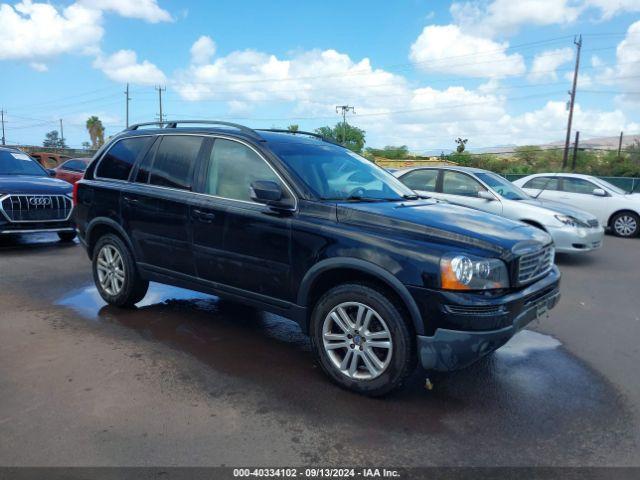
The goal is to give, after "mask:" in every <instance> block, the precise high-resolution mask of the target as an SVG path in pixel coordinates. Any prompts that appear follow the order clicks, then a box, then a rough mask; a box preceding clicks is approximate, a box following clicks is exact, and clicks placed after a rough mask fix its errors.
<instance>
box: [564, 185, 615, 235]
mask: <svg viewBox="0 0 640 480" xmlns="http://www.w3.org/2000/svg"><path fill="white" fill-rule="evenodd" d="M596 188H601V187H600V185H596V184H595V183H593V182H591V181H589V180H586V179H584V178H574V177H562V178H561V189H562V191H561V192H560V195H559V198H558V200H559V201H561V202H564V203H566V204H568V205H571V206H572V207H577V208H579V209H581V210H584V211H586V212H589V213H590V214H592V215H595V217H596V218H597V219H598V221H599V222H600V224H601V225H606V224H607V222H608V220H609V218H608V217H609V216H608V215H607V211H608V209H607V208H606V205H607V203H608V202H609V201H610V200H611V199H610V198H608V197H599V196H597V195H594V194H593V191H594V190H595V189H596Z"/></svg>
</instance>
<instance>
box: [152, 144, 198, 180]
mask: <svg viewBox="0 0 640 480" xmlns="http://www.w3.org/2000/svg"><path fill="white" fill-rule="evenodd" d="M203 141H204V138H203V137H197V136H193V135H167V136H164V137H162V141H161V142H160V146H159V147H158V150H157V151H156V155H155V159H154V161H153V167H152V168H151V174H150V176H149V183H150V184H152V185H159V186H162V187H171V188H179V189H181V190H191V187H192V177H193V166H194V165H195V163H196V159H197V158H198V153H199V152H200V148H201V147H202V142H203Z"/></svg>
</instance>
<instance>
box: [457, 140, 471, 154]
mask: <svg viewBox="0 0 640 480" xmlns="http://www.w3.org/2000/svg"><path fill="white" fill-rule="evenodd" d="M468 141H469V139H468V138H462V137H458V138H456V143H457V144H458V146H457V147H456V152H458V153H462V152H464V149H465V148H466V145H467V142H468Z"/></svg>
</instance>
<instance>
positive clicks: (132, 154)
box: [96, 136, 153, 180]
mask: <svg viewBox="0 0 640 480" xmlns="http://www.w3.org/2000/svg"><path fill="white" fill-rule="evenodd" d="M152 140H153V137H151V136H149V137H135V138H125V139H123V140H120V141H118V142H116V143H115V145H113V146H112V147H111V148H110V149H109V151H108V152H107V153H106V154H105V156H104V157H102V160H100V164H99V165H98V169H97V171H96V176H98V177H101V178H111V179H114V180H127V179H128V178H129V173H131V169H132V168H133V165H134V164H135V162H136V159H137V158H138V156H139V155H140V154H141V153H142V152H144V151H145V150H146V149H147V147H148V146H149V144H150V143H151V141H152Z"/></svg>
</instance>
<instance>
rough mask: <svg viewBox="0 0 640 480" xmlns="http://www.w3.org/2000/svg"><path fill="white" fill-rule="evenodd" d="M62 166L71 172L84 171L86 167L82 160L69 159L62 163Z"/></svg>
mask: <svg viewBox="0 0 640 480" xmlns="http://www.w3.org/2000/svg"><path fill="white" fill-rule="evenodd" d="M62 168H63V169H64V170H71V171H73V172H84V171H85V170H86V168H87V164H86V163H85V162H83V161H82V160H69V161H68V162H65V163H63V164H62Z"/></svg>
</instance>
